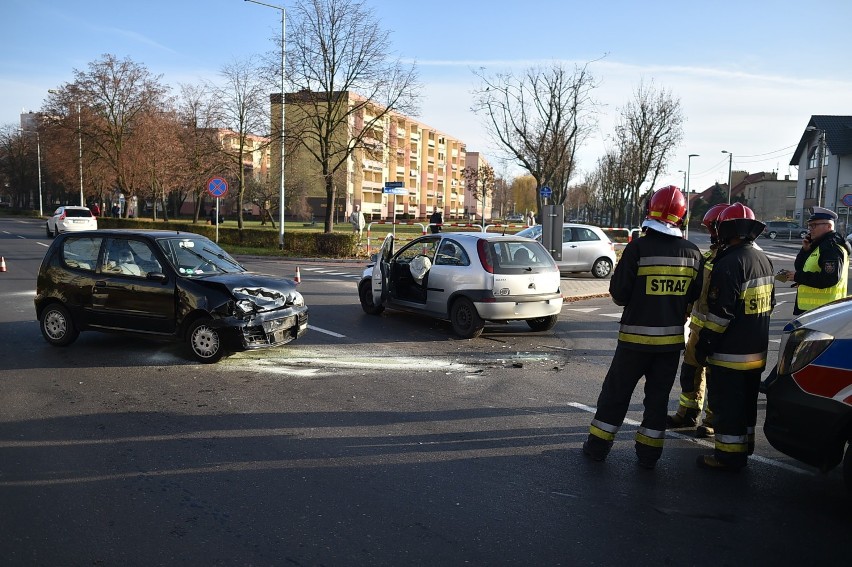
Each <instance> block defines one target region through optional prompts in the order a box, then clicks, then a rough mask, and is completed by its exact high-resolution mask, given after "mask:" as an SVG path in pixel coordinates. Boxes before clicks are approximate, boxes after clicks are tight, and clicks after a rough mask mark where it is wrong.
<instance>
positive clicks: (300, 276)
mask: <svg viewBox="0 0 852 567" xmlns="http://www.w3.org/2000/svg"><path fill="white" fill-rule="evenodd" d="M3 271H4V272H5V271H6V264H3ZM293 281H294V282H296V283H297V284H300V283H302V274H301V273H300V272H299V266H296V277H295V278H294V279H293Z"/></svg>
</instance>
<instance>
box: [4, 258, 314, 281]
mask: <svg viewBox="0 0 852 567" xmlns="http://www.w3.org/2000/svg"><path fill="white" fill-rule="evenodd" d="M5 271H6V258H4V257H3V256H0V272H5ZM296 273H297V274H298V273H299V272H296ZM297 277H298V276H297Z"/></svg>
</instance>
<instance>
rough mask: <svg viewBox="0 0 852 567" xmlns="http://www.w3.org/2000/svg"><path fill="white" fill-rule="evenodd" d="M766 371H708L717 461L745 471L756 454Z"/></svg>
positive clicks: (714, 366) (711, 367) (720, 367)
mask: <svg viewBox="0 0 852 567" xmlns="http://www.w3.org/2000/svg"><path fill="white" fill-rule="evenodd" d="M762 372H763V370H762V369H758V370H732V369H730V368H724V367H722V366H716V365H710V366H708V367H707V382H708V391H709V394H710V404H711V405H712V406H713V411H714V414H713V428H714V430H715V449H714V454H715V456H716V460H717V461H718V462H719V463H722V464H724V465H726V466H729V467H733V468H741V467H744V466H746V464H747V463H748V456H749V455H750V454H752V453H753V452H754V431H755V427H756V425H757V397H758V393H759V389H760V375H761V374H762Z"/></svg>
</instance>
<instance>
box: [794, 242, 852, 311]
mask: <svg viewBox="0 0 852 567" xmlns="http://www.w3.org/2000/svg"><path fill="white" fill-rule="evenodd" d="M838 248H839V249H840V251H841V252H842V253H843V266H842V268H843V269H842V270H841V272H842V273H841V274H840V280H838V282H837V283H836V284H834V285H833V286H831V287H826V288H818V287H810V286H807V285H804V284H799V293H798V295H797V296H796V303H797V304H798V306H799V309H802V310H804V311H810V310H811V309H815V308H817V307H819V306H820V305H825V304H826V303H831V302H832V301H834V300H835V299H842V298H844V297H846V284H847V281H848V279H849V270H848V269H847V266H848V265H849V255H848V254H847V253H846V249H845V248H843V247H842V246H838ZM802 271H804V272H820V271H821V269H820V267H819V247H817V248H816V249H815V250H814V251H813V252H812V253H811V255H810V256H808V259H807V260H805V266H804V268H803V269H802Z"/></svg>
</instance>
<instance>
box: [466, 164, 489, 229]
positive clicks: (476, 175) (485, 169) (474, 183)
mask: <svg viewBox="0 0 852 567" xmlns="http://www.w3.org/2000/svg"><path fill="white" fill-rule="evenodd" d="M462 175H463V176H464V183H465V188H466V189H467V190H468V191H470V194H471V196H472V197H473V200H474V201H476V202H477V203H478V202H480V201H482V224H485V206H486V204H487V203H488V196H489V195H490V194H491V193H493V191H494V168H493V167H491V166H490V165H488V164H487V163H486V164H483V165H480V166H479V167H466V168H464V170H462ZM492 206H493V203H492ZM474 211H476V207H474Z"/></svg>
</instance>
